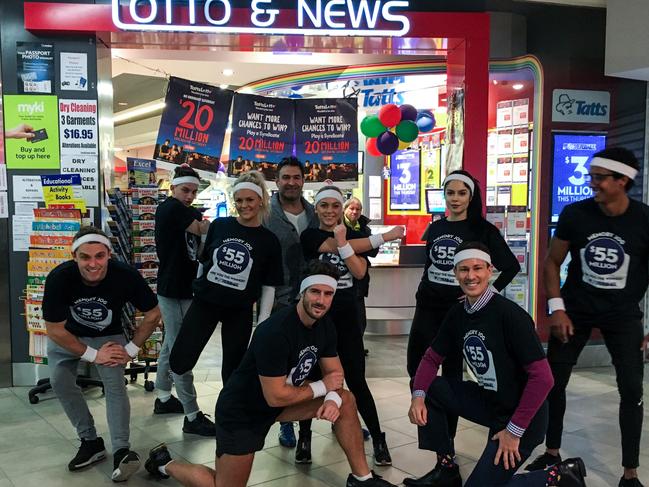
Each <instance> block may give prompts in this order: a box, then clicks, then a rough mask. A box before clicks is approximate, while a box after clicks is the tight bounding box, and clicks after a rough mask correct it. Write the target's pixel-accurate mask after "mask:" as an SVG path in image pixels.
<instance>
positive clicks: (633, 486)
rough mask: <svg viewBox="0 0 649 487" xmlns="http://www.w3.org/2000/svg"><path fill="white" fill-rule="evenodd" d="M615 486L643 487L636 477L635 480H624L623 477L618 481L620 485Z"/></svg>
mask: <svg viewBox="0 0 649 487" xmlns="http://www.w3.org/2000/svg"><path fill="white" fill-rule="evenodd" d="M617 485H618V487H644V485H642V483H641V482H640V479H638V478H637V477H636V478H635V479H625V478H624V477H622V478H621V479H620V483H619V484H617Z"/></svg>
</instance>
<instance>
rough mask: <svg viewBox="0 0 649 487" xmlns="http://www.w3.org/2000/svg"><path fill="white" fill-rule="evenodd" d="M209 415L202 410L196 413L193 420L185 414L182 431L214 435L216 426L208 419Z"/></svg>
mask: <svg viewBox="0 0 649 487" xmlns="http://www.w3.org/2000/svg"><path fill="white" fill-rule="evenodd" d="M208 416H209V415H207V414H203V412H202V411H199V412H198V413H196V417H195V418H194V421H190V420H189V419H187V416H185V421H184V422H183V433H189V434H191V435H199V436H216V426H214V423H213V422H212V421H211V420H210V419H209V417H208Z"/></svg>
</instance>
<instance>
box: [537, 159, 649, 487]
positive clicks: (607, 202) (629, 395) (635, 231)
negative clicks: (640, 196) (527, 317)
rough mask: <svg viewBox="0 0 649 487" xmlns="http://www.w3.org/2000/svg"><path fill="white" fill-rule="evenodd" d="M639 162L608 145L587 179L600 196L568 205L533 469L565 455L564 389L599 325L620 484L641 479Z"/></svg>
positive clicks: (643, 209)
mask: <svg viewBox="0 0 649 487" xmlns="http://www.w3.org/2000/svg"><path fill="white" fill-rule="evenodd" d="M638 168H639V164H638V161H637V159H636V158H635V156H634V155H633V153H632V152H631V151H629V150H626V149H623V148H608V149H605V150H603V151H600V152H598V153H597V154H595V155H594V156H593V158H592V160H591V162H590V167H589V172H588V178H589V180H590V187H591V188H592V189H593V194H594V196H593V197H592V198H588V199H586V200H583V201H580V202H578V203H573V204H571V205H568V206H566V207H565V208H564V209H563V211H562V212H561V215H559V222H558V224H557V231H556V233H555V235H554V238H553V239H552V241H551V243H550V250H549V253H548V257H547V258H546V261H545V267H544V278H545V291H546V294H547V296H548V298H549V301H548V307H549V309H550V312H551V313H552V315H551V317H550V327H551V328H550V330H551V332H552V336H551V337H550V342H549V344H548V360H549V361H550V365H551V367H552V374H553V375H554V381H555V386H554V388H553V390H552V392H551V393H550V396H549V403H550V424H549V427H548V433H547V437H546V447H547V451H546V452H545V453H544V454H543V455H541V456H539V457H538V458H537V459H536V460H535V461H534V462H533V463H532V464H530V465H529V466H528V469H530V470H534V469H536V468H543V467H544V466H546V465H548V464H553V463H555V462H557V461H559V460H560V456H559V448H560V447H561V434H562V431H563V416H564V413H565V410H566V386H567V385H568V380H569V379H570V374H571V373H572V368H573V366H574V365H575V364H576V363H577V358H578V357H579V354H580V353H581V351H582V350H583V348H584V346H585V345H586V343H587V342H588V339H589V337H590V335H591V332H592V329H593V328H599V330H600V331H601V333H602V335H603V337H604V343H605V344H606V348H607V349H608V351H609V353H610V354H611V357H612V359H613V365H614V366H615V374H616V378H617V386H618V391H619V393H620V430H621V432H622V466H623V467H624V474H623V476H622V478H621V479H620V482H619V485H620V487H641V486H642V484H641V483H640V481H639V480H638V473H637V468H638V465H639V451H640V434H641V432H642V418H643V407H642V403H643V396H642V379H643V374H644V367H643V358H642V349H643V348H644V346H645V345H646V341H647V338H646V337H645V338H644V341H643V336H644V331H643V323H642V312H641V311H640V301H641V300H642V298H643V296H644V294H645V292H646V290H647V284H648V283H649V268H648V267H649V207H648V206H647V205H645V204H643V203H640V202H638V201H635V200H632V199H630V198H629V197H628V195H627V191H628V190H629V189H630V188H631V187H632V186H633V180H634V178H635V177H636V175H637V173H638ZM568 252H570V257H571V259H572V260H571V261H570V264H569V266H568V277H567V279H566V282H565V284H564V286H563V287H562V288H561V289H559V286H560V277H559V269H560V266H561V264H562V263H563V260H564V258H565V257H566V255H567V254H568Z"/></svg>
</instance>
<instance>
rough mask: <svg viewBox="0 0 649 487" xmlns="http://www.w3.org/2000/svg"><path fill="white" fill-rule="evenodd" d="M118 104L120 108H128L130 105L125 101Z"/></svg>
mask: <svg viewBox="0 0 649 487" xmlns="http://www.w3.org/2000/svg"><path fill="white" fill-rule="evenodd" d="M117 104H118V105H119V106H120V107H126V106H128V103H127V102H125V101H118V102H117Z"/></svg>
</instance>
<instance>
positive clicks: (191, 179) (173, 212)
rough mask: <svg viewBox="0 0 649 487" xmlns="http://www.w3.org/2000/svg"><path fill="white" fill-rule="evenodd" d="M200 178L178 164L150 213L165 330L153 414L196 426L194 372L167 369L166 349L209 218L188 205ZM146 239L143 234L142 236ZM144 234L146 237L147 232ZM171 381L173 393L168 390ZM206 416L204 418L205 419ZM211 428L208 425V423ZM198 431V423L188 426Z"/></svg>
mask: <svg viewBox="0 0 649 487" xmlns="http://www.w3.org/2000/svg"><path fill="white" fill-rule="evenodd" d="M199 183H200V179H199V176H198V173H197V172H196V171H194V170H193V169H192V168H191V167H189V166H186V165H183V166H178V167H177V168H175V170H174V174H173V178H172V181H171V195H170V196H169V198H167V199H166V200H165V201H164V202H162V203H161V204H160V205H159V206H158V208H157V210H156V214H155V244H156V252H157V254H158V260H159V262H160V265H159V268H158V281H157V283H158V302H159V304H160V311H161V313H162V321H163V323H164V328H165V335H164V340H163V342H162V348H161V350H160V356H159V357H158V369H157V370H158V373H157V374H156V384H155V385H156V389H157V390H158V397H157V399H156V400H155V404H154V408H153V412H154V414H165V413H183V412H184V413H185V414H186V415H187V418H188V421H189V423H191V425H190V429H191V426H197V425H198V423H196V424H194V421H195V420H196V419H197V418H198V420H199V423H203V421H202V420H203V418H204V417H203V415H197V413H198V412H199V408H198V403H197V402H196V390H195V389H194V377H193V375H192V373H191V371H188V372H187V373H185V374H183V375H176V374H173V375H172V374H170V373H169V372H170V369H169V354H170V353H171V349H172V347H173V346H174V342H175V341H176V336H177V335H178V332H179V331H180V326H181V324H182V321H183V316H184V315H185V313H187V310H188V309H189V306H190V304H191V301H192V281H193V280H194V277H195V276H196V269H197V267H198V260H197V254H198V247H199V245H200V241H201V238H200V236H201V235H204V234H205V233H207V229H208V226H209V222H208V221H207V220H203V215H202V214H201V212H200V211H198V209H196V208H194V207H193V206H192V202H193V201H194V199H195V198H196V193H197V191H198V186H199ZM142 238H146V237H142ZM149 238H150V237H149ZM172 380H173V384H175V385H176V392H177V393H178V398H175V397H174V396H172V394H171V388H172ZM207 421H209V420H206V421H205V422H204V423H205V424H207ZM209 426H210V425H208V428H207V430H208V431H209V430H210V429H211V430H212V434H213V430H214V425H211V427H209ZM194 429H196V432H199V431H202V430H203V429H202V428H200V427H198V426H197V427H196V428H194Z"/></svg>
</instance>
